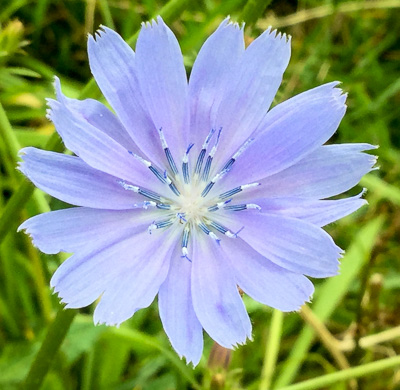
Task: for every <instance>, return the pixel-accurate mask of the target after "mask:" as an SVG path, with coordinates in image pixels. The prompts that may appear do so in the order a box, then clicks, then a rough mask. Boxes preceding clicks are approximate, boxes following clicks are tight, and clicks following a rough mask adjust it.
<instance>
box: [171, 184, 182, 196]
mask: <svg viewBox="0 0 400 390" xmlns="http://www.w3.org/2000/svg"><path fill="white" fill-rule="evenodd" d="M169 188H171V190H172V192H173V193H174V194H175V195H176V196H180V195H181V193H180V192H179V190H178V189H177V188H176V185H175V184H174V183H171V184H170V185H169Z"/></svg>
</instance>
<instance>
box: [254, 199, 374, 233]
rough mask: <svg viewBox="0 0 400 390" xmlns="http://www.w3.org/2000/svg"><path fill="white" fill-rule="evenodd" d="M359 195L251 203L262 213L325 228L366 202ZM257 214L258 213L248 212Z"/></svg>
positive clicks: (263, 200) (255, 200) (264, 200)
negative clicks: (344, 197)
mask: <svg viewBox="0 0 400 390" xmlns="http://www.w3.org/2000/svg"><path fill="white" fill-rule="evenodd" d="M362 195H363V192H362V193H360V194H359V195H356V196H353V197H351V198H346V199H338V200H311V199H307V198H264V199H253V200H252V202H253V203H255V204H257V205H259V206H260V207H261V212H262V213H267V214H279V215H283V216H286V217H293V218H299V219H302V220H304V221H306V222H310V223H312V224H314V225H317V226H320V227H322V226H325V225H328V224H330V223H332V222H335V221H337V220H339V219H341V218H343V217H345V216H347V215H349V214H351V213H354V212H355V211H356V210H358V209H359V208H360V207H362V206H364V205H366V204H367V203H368V202H367V201H366V200H365V199H361V196H362ZM249 212H254V213H257V212H258V211H256V210H255V211H252V210H249Z"/></svg>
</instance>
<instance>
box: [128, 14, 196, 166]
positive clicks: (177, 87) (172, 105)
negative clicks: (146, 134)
mask: <svg viewBox="0 0 400 390" xmlns="http://www.w3.org/2000/svg"><path fill="white" fill-rule="evenodd" d="M136 66H137V68H136V69H137V78H138V81H139V85H140V90H141V91H142V97H143V102H144V104H145V106H146V108H147V111H148V113H149V115H150V117H151V119H152V121H153V123H154V126H155V127H156V128H157V129H160V128H162V129H163V131H164V134H165V137H166V139H167V142H168V144H169V147H170V149H171V152H172V153H173V154H174V152H175V153H176V154H175V157H176V158H179V159H180V158H181V157H182V156H183V153H184V151H185V150H186V147H187V146H188V140H187V130H188V128H189V115H188V114H189V110H188V96H187V95H188V93H187V90H188V88H187V77H186V71H185V67H184V65H183V57H182V53H181V50H180V47H179V43H178V41H177V39H176V38H175V35H174V34H173V33H172V31H171V30H170V29H169V28H168V26H167V25H166V24H165V23H164V21H163V20H162V18H161V17H160V16H159V17H157V21H154V20H153V21H152V22H151V23H146V24H143V26H142V29H141V31H140V34H139V38H138V41H137V44H136Z"/></svg>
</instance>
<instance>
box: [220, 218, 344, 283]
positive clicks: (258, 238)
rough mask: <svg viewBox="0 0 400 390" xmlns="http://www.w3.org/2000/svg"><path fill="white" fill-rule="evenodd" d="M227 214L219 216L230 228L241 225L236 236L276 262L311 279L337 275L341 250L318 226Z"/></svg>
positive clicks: (294, 219)
mask: <svg viewBox="0 0 400 390" xmlns="http://www.w3.org/2000/svg"><path fill="white" fill-rule="evenodd" d="M231 213H232V212H231ZM231 213H229V214H228V213H225V217H221V218H223V219H221V222H225V223H223V225H225V226H227V227H229V228H230V229H232V230H233V231H235V230H236V229H240V228H241V227H243V226H244V229H243V230H242V231H241V232H240V238H242V239H243V240H244V241H246V243H248V244H249V245H250V246H251V247H253V248H254V249H255V250H256V251H257V252H259V253H260V254H261V255H262V256H264V257H266V258H267V259H268V260H271V261H272V262H274V263H275V264H276V265H279V266H280V267H282V268H285V269H287V270H289V271H292V272H295V273H299V274H304V275H308V276H312V277H315V278H324V277H328V276H334V275H337V273H338V267H339V261H338V259H339V258H340V257H341V252H342V250H341V249H340V248H339V247H338V246H336V245H335V243H334V242H333V240H332V238H331V237H330V236H329V234H328V233H326V232H325V231H324V230H322V229H321V228H319V227H317V226H315V225H312V224H311V223H308V222H305V221H302V220H300V219H296V218H289V217H283V216H281V215H273V214H265V213H264V214H263V213H258V215H255V214H254V213H251V212H250V213H247V212H246V211H239V212H233V213H235V215H234V216H233V215H232V214H231ZM221 245H223V243H221Z"/></svg>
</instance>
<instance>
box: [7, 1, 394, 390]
mask: <svg viewBox="0 0 400 390" xmlns="http://www.w3.org/2000/svg"><path fill="white" fill-rule="evenodd" d="M399 10H400V1H399V0H388V1H385V0H381V1H361V0H360V1H341V0H338V1H331V0H323V1H318V0H299V1H298V2H296V1H290V0H286V1H278V0H275V1H272V2H271V1H267V0H265V1H257V0H249V1H245V0H228V1H223V0H195V1H187V0H172V1H170V2H163V1H157V0H142V1H133V0H112V1H108V0H98V1H95V0H87V1H83V0H67V1H57V0H38V1H33V0H13V1H10V0H0V23H1V24H0V103H1V106H0V190H1V191H0V215H1V217H0V240H1V244H0V389H4V390H13V389H19V388H24V389H29V390H31V389H35V388H40V376H41V375H44V374H46V373H47V376H46V378H45V380H44V383H43V385H42V388H43V389H51V390H53V389H54V390H58V389H82V390H97V389H100V390H102V389H112V390H125V389H126V390H128V389H148V390H152V389H191V388H196V389H209V388H212V389H224V388H225V389H264V390H267V389H281V390H283V389H285V390H296V389H297V390H301V389H332V390H344V389H352V390H353V389H357V388H358V389H367V390H372V389H373V390H379V389H382V390H390V389H393V390H394V389H399V388H400V371H399V366H400V359H399V357H398V356H397V354H398V353H399V351H400V342H399V341H400V339H399V338H400V314H399V310H400V295H399V290H400V267H399V258H400V249H399V242H398V240H399V227H400V207H399V206H400V188H399V183H400V163H399V161H400V130H399V126H400V115H399V113H400V109H399V106H400V94H399V91H400V77H399V76H400V72H399V71H400V66H399V60H400V12H399ZM160 13H161V14H162V15H163V17H164V18H165V20H166V21H167V22H168V24H169V25H170V26H171V28H172V29H173V30H174V32H175V33H176V35H177V36H178V39H179V41H180V43H181V47H182V51H183V54H184V58H185V65H186V67H187V71H188V74H189V73H190V69H191V67H192V64H193V61H194V59H195V57H196V53H197V52H198V50H199V48H200V46H201V44H202V43H203V42H204V40H205V39H206V38H207V36H208V35H209V34H210V33H211V32H212V31H213V30H214V29H215V28H216V26H217V25H218V24H219V22H220V21H221V20H222V19H223V18H224V17H225V16H226V15H228V14H229V15H231V16H232V19H234V20H237V21H238V22H241V21H243V20H244V21H246V26H247V27H246V30H245V34H246V40H247V43H250V42H251V40H252V39H253V38H254V37H256V36H257V35H258V34H259V33H260V32H261V31H263V30H264V29H265V28H266V27H267V26H269V25H272V26H273V27H276V28H278V29H279V30H281V31H283V32H286V33H289V34H290V35H292V59H291V62H290V65H289V68H288V70H287V72H286V74H285V77H284V82H283V84H282V87H281V89H280V90H279V93H278V95H277V97H276V102H275V103H277V102H280V101H282V100H284V99H286V98H288V97H290V96H292V95H294V94H296V93H299V92H301V91H304V90H307V89H309V88H312V87H314V86H317V85H319V84H322V83H325V82H329V81H333V80H340V81H342V82H343V84H342V87H343V89H344V90H345V91H347V92H348V93H349V97H348V112H347V115H346V116H345V118H344V120H343V122H342V124H341V126H340V128H339V130H338V132H337V133H336V135H335V136H334V139H333V140H332V141H334V142H368V143H372V144H376V145H379V146H380V148H379V149H378V150H377V151H376V153H377V154H378V155H379V166H380V170H379V171H374V172H372V173H371V174H369V175H367V176H366V177H365V178H364V179H363V180H362V182H361V187H366V188H367V189H368V192H367V194H366V199H367V200H368V201H369V206H368V207H364V208H363V209H361V210H360V211H359V212H357V213H355V214H354V215H352V216H349V217H347V218H345V219H344V220H342V221H340V222H338V223H336V224H333V225H330V226H328V227H327V230H328V231H329V233H330V234H331V235H332V236H333V237H334V239H335V240H336V242H337V243H338V244H339V245H340V246H341V247H342V248H345V249H346V250H347V252H346V255H345V258H344V259H343V263H342V272H341V275H340V276H338V277H335V278H333V279H329V280H315V281H314V282H315V284H316V293H315V295H314V300H313V303H312V304H310V305H309V309H311V310H303V311H302V312H301V314H300V315H299V313H291V314H285V315H282V313H279V312H277V311H272V310H271V309H270V308H268V307H264V306H262V305H260V304H258V303H256V302H254V301H251V300H250V299H248V298H247V297H244V299H245V302H246V305H247V307H248V311H249V312H250V315H251V318H252V322H253V327H254V334H253V338H254V341H253V342H249V343H247V345H245V346H242V347H240V348H239V349H237V350H236V351H234V352H233V354H232V361H231V363H230V365H229V367H220V368H215V367H214V366H210V364H209V363H208V357H209V355H210V350H211V347H212V341H211V340H210V339H209V338H208V337H206V340H205V351H204V354H203V359H202V361H201V362H200V364H199V366H198V367H196V368H195V369H194V370H193V369H192V367H190V366H186V365H185V363H184V361H181V360H180V359H179V357H178V356H177V355H176V354H175V352H174V351H173V350H172V348H171V347H170V345H169V342H168V339H167V337H166V335H165V333H164V332H163V330H162V326H161V323H160V320H159V317H158V311H157V303H156V302H155V303H153V305H152V306H151V307H150V308H149V309H146V310H141V311H139V312H138V313H137V314H135V316H134V317H133V318H132V319H130V320H129V321H127V322H126V323H124V324H123V325H122V326H121V327H120V328H119V329H116V328H107V327H105V326H97V327H95V326H94V325H93V321H92V316H91V312H92V308H91V307H90V308H86V309H83V310H80V312H79V314H78V315H77V316H76V317H75V318H74V314H75V312H74V313H70V311H67V312H64V313H62V314H60V315H59V316H58V317H57V321H56V322H53V320H54V317H55V314H56V312H57V311H58V310H59V308H60V305H59V303H58V299H57V297H55V296H53V295H52V294H51V291H50V288H49V279H50V277H51V275H52V274H53V272H54V271H55V269H56V268H57V266H58V264H59V263H60V262H61V261H63V259H65V258H66V255H58V256H46V255H43V254H42V253H40V252H39V251H38V250H37V249H35V248H34V247H33V246H32V244H31V242H30V239H29V237H27V236H25V235H24V234H21V233H17V232H16V228H17V226H18V225H19V224H20V223H21V222H22V221H23V220H25V219H26V218H27V217H29V216H32V215H35V214H38V213H41V212H44V211H48V210H50V209H52V210H54V209H59V208H64V207H67V205H65V204H63V203H62V202H60V201H58V200H55V199H52V198H50V197H49V196H47V195H45V194H43V193H42V192H40V191H39V190H35V191H34V192H33V187H32V186H31V185H30V184H29V183H28V182H27V181H26V180H25V179H24V178H23V177H22V175H21V174H20V173H19V172H17V171H16V170H15V166H16V163H17V161H18V157H17V152H18V150H19V149H20V148H21V147H23V146H28V145H33V146H37V147H40V148H46V149H53V150H59V151H61V150H63V147H62V145H61V143H60V142H59V140H58V138H57V136H56V135H54V127H53V126H52V124H51V123H49V122H48V121H47V120H46V118H45V112H46V103H45V98H46V97H52V96H53V95H54V93H53V88H52V79H53V76H54V75H58V76H59V77H60V78H61V80H62V84H63V86H64V91H65V93H66V94H67V95H69V96H71V97H77V98H85V97H94V98H101V95H100V93H99V91H98V89H97V87H96V85H95V84H94V82H93V81H90V80H91V75H90V71H89V66H88V60H87V55H86V36H87V34H88V33H93V32H94V31H95V30H96V28H98V26H99V25H100V24H104V25H107V26H109V27H112V28H115V29H117V31H118V32H120V33H121V35H122V36H123V37H124V38H125V39H127V40H128V41H129V42H130V43H131V44H132V45H134V42H135V39H136V37H137V31H138V29H139V28H140V23H141V22H142V21H146V20H149V19H150V18H151V17H154V16H156V15H158V14H160ZM255 77H256V75H255ZM361 187H359V188H355V189H354V190H352V191H351V192H350V193H352V194H354V193H357V192H359V191H360V190H361ZM71 321H72V325H71V328H70V329H69V331H68V332H67V335H66V338H65V340H64V342H63V343H62V344H61V347H60V349H58V344H57V339H58V340H59V341H60V342H61V341H62V333H63V330H64V331H67V330H68V326H67V325H68V324H69V323H70V322H71ZM51 324H53V325H51ZM49 327H50V329H51V331H52V333H50V336H49V337H47V339H46V340H47V344H46V343H45V347H46V348H47V349H42V355H40V356H42V358H41V359H42V360H41V361H38V360H36V363H35V365H34V366H33V368H32V371H31V375H30V376H29V377H28V379H27V380H26V379H25V378H26V376H27V374H28V371H29V369H30V367H31V365H32V362H34V361H35V357H36V355H37V352H38V350H39V348H40V346H41V345H42V342H43V340H44V339H45V335H46V332H47V329H49ZM52 351H53V352H54V355H52ZM43 356H45V357H47V359H48V360H46V359H43ZM39 360H40V359H39ZM217 360H218V359H217ZM50 363H51V364H50ZM352 378H353V379H352ZM354 378H355V379H354ZM24 381H26V382H24ZM24 383H25V384H24Z"/></svg>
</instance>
